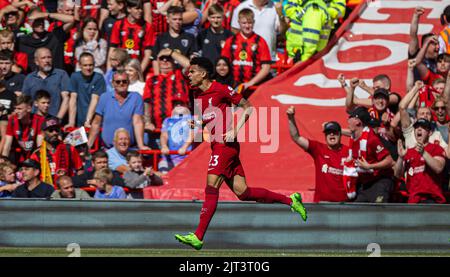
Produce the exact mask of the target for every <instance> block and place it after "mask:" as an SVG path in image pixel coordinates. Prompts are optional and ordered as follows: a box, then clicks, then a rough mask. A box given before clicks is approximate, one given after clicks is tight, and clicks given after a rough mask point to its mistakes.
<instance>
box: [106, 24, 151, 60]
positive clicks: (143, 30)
mask: <svg viewBox="0 0 450 277" xmlns="http://www.w3.org/2000/svg"><path fill="white" fill-rule="evenodd" d="M153 40H154V37H153V31H152V27H151V26H150V24H148V23H146V22H145V23H143V24H140V23H130V21H128V19H127V18H126V17H125V18H124V19H121V20H118V21H116V23H114V26H113V29H112V33H111V38H110V45H111V46H112V47H116V48H123V49H126V50H127V51H128V54H129V55H130V57H131V58H132V59H135V58H136V59H141V58H142V57H143V56H144V50H145V49H150V48H151V47H152V45H153V43H154V41H153Z"/></svg>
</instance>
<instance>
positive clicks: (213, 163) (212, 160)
mask: <svg viewBox="0 0 450 277" xmlns="http://www.w3.org/2000/svg"><path fill="white" fill-rule="evenodd" d="M218 164H219V155H212V156H211V158H210V159H209V166H217V165H218Z"/></svg>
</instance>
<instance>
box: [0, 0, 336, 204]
mask: <svg viewBox="0 0 450 277" xmlns="http://www.w3.org/2000/svg"><path fill="white" fill-rule="evenodd" d="M332 2H334V1H332ZM286 5H287V4H286V3H282V2H281V1H271V0H246V1H244V0H242V1H239V0H232V1H224V0H206V1H194V0H79V1H74V0H58V1H46V0H0V25H1V26H0V109H1V113H2V114H1V117H0V136H1V141H0V154H1V155H2V160H3V161H2V163H1V165H2V166H1V168H0V169H1V172H0V177H1V183H0V193H1V194H0V196H2V197H9V196H16V197H57V198H71V197H76V198H80V197H81V198H86V194H85V193H83V192H82V191H80V189H85V190H86V191H88V192H89V193H90V195H91V196H94V197H96V198H124V197H130V195H132V196H135V195H133V194H132V193H130V195H128V196H126V193H125V192H133V191H134V190H136V189H141V188H144V187H146V186H150V185H162V184H163V179H162V178H161V177H162V176H163V175H164V174H166V173H167V172H168V171H170V170H171V169H172V168H174V167H176V166H177V165H178V164H179V163H180V162H181V161H182V160H183V159H184V158H185V157H186V154H188V153H189V152H190V151H191V150H192V149H193V147H195V145H191V144H190V143H189V142H188V141H190V140H189V139H188V138H189V136H190V135H191V133H190V127H189V126H190V125H189V124H188V123H189V121H190V120H191V119H192V118H193V117H192V113H193V92H192V91H190V89H189V81H188V79H187V77H186V74H185V73H186V69H187V68H188V67H189V65H190V64H189V63H190V59H191V58H192V57H195V56H204V57H207V58H208V59H210V60H211V61H212V62H213V63H214V64H215V74H214V76H215V79H216V80H217V81H219V82H222V83H225V84H228V85H229V86H232V87H234V88H239V91H240V92H246V91H247V92H251V91H252V90H253V89H254V87H255V86H257V85H259V84H261V83H262V82H264V81H266V80H269V79H270V78H272V77H273V76H274V75H275V74H276V73H277V72H276V71H275V70H273V69H271V65H272V64H274V63H276V62H277V61H284V60H285V59H284V58H282V57H283V54H284V55H285V56H286V57H287V55H286V54H285V53H283V52H285V47H284V45H285V41H286V39H285V32H286V30H287V26H288V22H289V19H288V17H286V16H285V11H284V10H283V7H286ZM297 5H298V6H299V7H300V6H301V5H303V3H302V2H301V1H300V2H298V3H297ZM316 8H319V7H318V6H315V7H313V9H316ZM330 9H331V7H330ZM330 20H331V19H330ZM74 130H75V131H79V132H80V133H82V132H86V137H87V141H86V142H85V143H84V144H82V145H70V144H69V143H68V142H67V141H66V140H65V137H66V135H68V134H69V133H70V132H73V131H74ZM150 149H157V150H160V152H161V155H160V156H158V157H157V159H156V160H157V163H156V164H157V166H156V167H155V168H152V166H151V162H152V160H151V158H154V157H153V156H152V155H157V154H144V155H141V154H140V152H136V151H139V150H141V151H143V150H150ZM51 188H56V189H58V190H57V191H56V192H53V189H51ZM123 188H125V189H123ZM141 196H142V195H141Z"/></svg>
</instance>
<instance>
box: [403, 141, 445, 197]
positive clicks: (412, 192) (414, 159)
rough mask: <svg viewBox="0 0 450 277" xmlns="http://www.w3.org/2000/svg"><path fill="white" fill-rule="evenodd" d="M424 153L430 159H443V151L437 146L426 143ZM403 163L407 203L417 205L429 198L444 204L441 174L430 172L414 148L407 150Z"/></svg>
mask: <svg viewBox="0 0 450 277" xmlns="http://www.w3.org/2000/svg"><path fill="white" fill-rule="evenodd" d="M425 151H427V152H428V153H429V154H430V155H431V156H432V157H442V158H444V159H445V151H444V149H443V148H442V147H441V146H439V144H432V143H428V144H427V145H426V146H425ZM404 161H405V171H406V173H407V175H406V176H407V179H406V185H407V189H408V192H409V198H408V203H419V202H420V201H421V200H422V197H424V196H425V197H429V196H431V198H433V199H434V200H435V201H436V202H437V203H445V197H444V195H443V194H442V188H441V181H442V174H436V173H435V172H434V171H433V170H431V168H430V167H428V166H427V165H426V163H425V160H424V158H423V157H422V156H421V155H420V154H419V152H417V150H416V149H415V148H410V149H408V151H407V152H406V155H405V157H404Z"/></svg>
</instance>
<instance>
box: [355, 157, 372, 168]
mask: <svg viewBox="0 0 450 277" xmlns="http://www.w3.org/2000/svg"><path fill="white" fill-rule="evenodd" d="M356 164H357V165H358V166H359V167H360V168H362V169H370V168H371V167H370V164H369V163H368V162H367V161H366V159H364V157H361V158H359V159H358V161H357V162H356Z"/></svg>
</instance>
